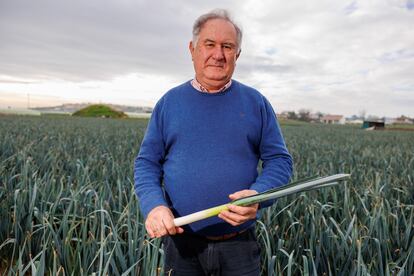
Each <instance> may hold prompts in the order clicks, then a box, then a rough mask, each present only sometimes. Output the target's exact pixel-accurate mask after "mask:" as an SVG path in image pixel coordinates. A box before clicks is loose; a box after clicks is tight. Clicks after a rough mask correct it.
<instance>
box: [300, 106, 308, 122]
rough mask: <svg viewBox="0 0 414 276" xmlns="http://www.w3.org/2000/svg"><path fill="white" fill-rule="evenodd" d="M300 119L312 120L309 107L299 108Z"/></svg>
mask: <svg viewBox="0 0 414 276" xmlns="http://www.w3.org/2000/svg"><path fill="white" fill-rule="evenodd" d="M298 119H299V121H304V122H310V120H311V117H310V110H308V109H299V116H298Z"/></svg>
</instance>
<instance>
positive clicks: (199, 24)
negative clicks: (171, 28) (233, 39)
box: [193, 9, 243, 53]
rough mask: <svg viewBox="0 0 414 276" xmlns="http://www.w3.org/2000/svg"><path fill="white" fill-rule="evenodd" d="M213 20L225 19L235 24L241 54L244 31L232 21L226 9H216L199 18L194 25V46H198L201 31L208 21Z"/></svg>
mask: <svg viewBox="0 0 414 276" xmlns="http://www.w3.org/2000/svg"><path fill="white" fill-rule="evenodd" d="M212 19H223V20H226V21H228V22H230V23H231V24H233V26H234V28H235V29H236V34H237V50H238V52H239V53H240V51H241V43H242V37H243V34H242V30H241V28H240V27H239V26H238V25H237V24H236V23H234V21H233V20H232V19H231V17H230V14H229V12H228V11H227V10H224V9H215V10H212V11H211V12H208V13H206V14H203V15H201V16H200V17H199V18H197V20H196V21H195V22H194V25H193V44H194V45H196V44H197V42H198V37H199V35H200V31H201V29H202V28H203V26H204V24H206V22H207V21H209V20H212Z"/></svg>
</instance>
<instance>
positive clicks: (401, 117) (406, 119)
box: [394, 115, 413, 124]
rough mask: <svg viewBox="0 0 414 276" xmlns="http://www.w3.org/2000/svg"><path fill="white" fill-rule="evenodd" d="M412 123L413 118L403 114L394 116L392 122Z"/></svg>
mask: <svg viewBox="0 0 414 276" xmlns="http://www.w3.org/2000/svg"><path fill="white" fill-rule="evenodd" d="M412 123H413V120H412V119H410V118H409V117H407V116H404V115H402V116H400V117H398V118H396V119H395V121H394V124H412Z"/></svg>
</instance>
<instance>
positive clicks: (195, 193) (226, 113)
mask: <svg viewBox="0 0 414 276" xmlns="http://www.w3.org/2000/svg"><path fill="white" fill-rule="evenodd" d="M241 40H242V32H241V30H240V28H239V27H238V26H237V25H236V24H235V23H234V22H233V21H232V20H231V19H230V18H229V16H228V13H227V12H226V11H225V10H215V11H212V12H210V13H207V14H205V15H202V16H200V17H199V18H198V19H197V20H196V22H195V24H194V28H193V39H192V41H191V42H190V44H189V49H190V52H191V57H192V60H193V63H194V70H195V78H194V79H193V80H191V81H188V82H185V83H183V84H181V85H180V86H177V87H175V88H173V89H171V90H170V91H168V92H167V93H166V94H165V95H164V96H163V97H162V98H161V99H160V100H159V102H158V103H157V105H156V106H155V108H154V111H153V114H152V116H151V120H150V122H149V125H148V128H147V131H146V134H145V137H144V139H143V141H142V145H141V148H140V151H139V154H138V157H137V159H136V161H135V171H134V173H135V191H136V194H137V196H138V198H139V202H140V207H141V211H142V212H143V214H144V216H145V218H146V220H145V227H146V229H147V232H148V234H149V236H150V237H151V238H159V237H164V240H163V242H164V254H165V267H164V270H165V272H166V273H172V275H258V274H259V273H260V249H259V246H258V243H257V241H256V237H255V220H256V218H257V216H258V214H257V211H258V209H260V208H263V207H266V206H268V205H270V204H271V202H267V203H265V204H261V205H260V206H258V204H254V205H251V206H247V207H239V206H230V207H229V210H228V211H223V212H221V213H220V215H219V216H218V217H214V218H210V219H206V220H202V221H199V222H195V223H192V224H190V225H187V226H184V227H182V228H181V227H176V226H175V225H174V222H173V219H174V217H179V216H184V215H187V214H190V213H193V212H196V211H200V210H203V209H206V208H209V207H213V206H215V205H219V204H223V203H226V202H228V201H229V200H234V199H237V198H240V197H245V196H249V195H252V194H256V193H257V192H263V191H265V190H268V189H271V188H274V187H276V186H281V185H284V184H286V183H287V182H288V181H289V179H290V176H291V173H292V159H291V156H290V155H289V153H288V151H287V149H286V146H285V143H284V140H283V137H282V134H281V131H280V128H279V125H278V122H277V119H276V116H275V113H274V111H273V109H272V107H271V105H270V103H269V102H268V101H267V100H266V99H265V97H264V96H263V95H261V94H260V93H259V92H258V91H257V90H255V89H253V88H251V87H248V86H246V85H244V84H242V83H240V82H237V81H235V80H232V79H231V77H232V75H233V72H234V68H235V66H236V61H237V59H238V58H239V56H240V53H241V48H240V47H241ZM259 160H261V161H262V162H263V165H262V167H263V169H262V172H261V174H260V176H259V175H258V171H257V165H258V162H259Z"/></svg>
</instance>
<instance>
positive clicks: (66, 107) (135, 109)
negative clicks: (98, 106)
mask: <svg viewBox="0 0 414 276" xmlns="http://www.w3.org/2000/svg"><path fill="white" fill-rule="evenodd" d="M90 105H93V104H92V103H74V104H62V105H58V106H47V107H35V108H31V109H33V110H37V111H40V112H69V113H73V112H76V111H78V110H80V109H82V108H85V107H87V106H90ZM105 105H106V106H109V107H111V108H112V109H114V110H117V111H122V112H130V113H151V112H152V107H148V106H127V105H116V104H105Z"/></svg>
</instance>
